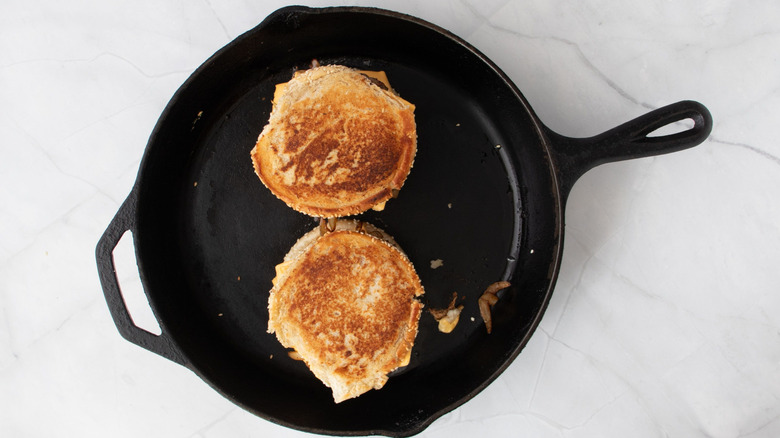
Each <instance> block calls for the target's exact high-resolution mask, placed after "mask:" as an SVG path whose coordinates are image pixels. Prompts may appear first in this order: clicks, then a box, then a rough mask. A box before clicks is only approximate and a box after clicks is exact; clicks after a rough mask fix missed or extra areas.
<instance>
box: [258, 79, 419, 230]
mask: <svg viewBox="0 0 780 438" xmlns="http://www.w3.org/2000/svg"><path fill="white" fill-rule="evenodd" d="M416 152H417V130H416V125H415V121H414V105H412V104H411V103H409V102H407V101H405V100H404V99H402V98H400V97H399V96H397V95H396V94H394V93H393V92H392V91H390V90H388V89H387V87H386V86H385V85H384V84H382V81H381V80H377V79H374V78H369V77H368V76H366V75H364V74H362V73H360V72H359V71H357V70H354V69H351V68H348V67H344V66H339V65H328V66H321V67H314V68H312V69H309V70H305V71H303V72H300V73H298V74H296V75H295V76H294V77H293V78H292V79H291V80H290V81H289V82H287V83H286V84H285V85H284V86H280V87H277V93H276V94H275V96H274V102H273V108H272V110H271V116H270V118H269V120H268V124H267V125H266V126H265V127H264V128H263V131H262V132H261V133H260V136H259V138H258V140H257V144H256V145H255V147H254V149H252V161H253V163H254V167H255V173H257V175H258V176H259V177H260V180H261V181H262V182H263V184H265V185H266V186H267V187H268V188H269V189H270V190H271V192H272V193H273V194H274V195H276V196H277V197H278V198H279V199H281V200H282V201H284V202H285V203H287V205H289V206H290V207H292V208H293V209H295V210H297V211H300V212H302V213H306V214H308V215H311V216H315V217H340V216H348V215H352V214H357V213H361V212H363V211H366V210H368V209H370V208H372V207H374V206H377V205H380V206H381V205H382V204H383V202H385V201H387V200H388V199H389V198H390V197H391V196H392V194H393V191H394V190H398V189H400V188H401V186H402V185H403V184H404V181H405V180H406V177H407V176H408V174H409V171H410V170H411V168H412V165H413V163H414V156H415V154H416Z"/></svg>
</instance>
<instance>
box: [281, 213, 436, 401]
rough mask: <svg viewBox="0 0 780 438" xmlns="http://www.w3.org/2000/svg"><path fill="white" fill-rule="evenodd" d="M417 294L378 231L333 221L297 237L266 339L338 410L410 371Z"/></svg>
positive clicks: (402, 261)
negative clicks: (296, 360) (298, 364)
mask: <svg viewBox="0 0 780 438" xmlns="http://www.w3.org/2000/svg"><path fill="white" fill-rule="evenodd" d="M423 293H424V291H423V287H422V285H421V284H420V279H419V277H418V276H417V273H416V272H415V270H414V267H413V266H412V264H411V262H410V261H409V259H408V258H407V257H406V255H405V254H404V253H403V252H402V251H401V250H400V248H399V247H398V245H397V244H396V243H395V242H394V241H393V239H392V238H391V237H390V236H388V235H387V234H386V233H385V232H384V231H382V230H380V229H378V228H375V227H373V226H371V225H369V224H364V223H362V222H357V221H344V220H342V221H339V222H338V223H337V225H336V226H335V229H334V230H333V231H330V230H325V232H324V233H323V232H322V231H321V229H314V230H312V231H310V232H309V233H307V234H305V235H304V236H303V237H301V238H300V239H299V240H298V242H296V243H295V245H294V246H293V247H292V249H291V250H290V251H289V252H288V253H287V255H286V256H285V258H284V261H283V262H282V263H281V264H279V265H277V267H276V277H275V278H274V280H273V288H272V289H271V292H270V297H269V300H268V314H269V318H268V332H269V333H275V334H276V337H277V339H278V340H279V342H280V343H281V344H282V345H283V346H285V347H287V348H291V349H294V351H295V352H296V353H297V356H298V357H300V359H302V360H303V361H304V362H305V363H306V365H307V366H308V367H309V369H310V370H311V371H312V373H314V375H315V376H316V377H317V378H318V379H319V380H321V381H322V382H323V383H324V384H325V385H326V386H328V387H329V388H330V389H331V390H332V392H333V400H334V401H335V402H336V403H340V402H342V401H344V400H347V399H350V398H354V397H357V396H359V395H361V394H363V393H365V392H367V391H369V390H371V389H380V388H382V387H383V386H384V384H385V382H387V380H388V377H387V374H388V373H390V372H392V371H394V370H395V369H397V368H399V367H403V366H406V365H408V364H409V360H410V357H411V352H412V346H413V345H414V340H415V337H416V336H417V326H418V322H419V318H420V312H421V309H422V307H423V305H422V303H420V301H418V300H417V298H418V297H419V296H421V295H422V294H423Z"/></svg>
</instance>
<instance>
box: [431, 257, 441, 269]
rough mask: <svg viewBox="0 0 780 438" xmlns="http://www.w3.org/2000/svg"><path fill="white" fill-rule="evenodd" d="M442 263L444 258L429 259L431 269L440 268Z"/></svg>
mask: <svg viewBox="0 0 780 438" xmlns="http://www.w3.org/2000/svg"><path fill="white" fill-rule="evenodd" d="M443 265H444V260H442V259H436V260H431V269H437V268H441V267H442V266H443Z"/></svg>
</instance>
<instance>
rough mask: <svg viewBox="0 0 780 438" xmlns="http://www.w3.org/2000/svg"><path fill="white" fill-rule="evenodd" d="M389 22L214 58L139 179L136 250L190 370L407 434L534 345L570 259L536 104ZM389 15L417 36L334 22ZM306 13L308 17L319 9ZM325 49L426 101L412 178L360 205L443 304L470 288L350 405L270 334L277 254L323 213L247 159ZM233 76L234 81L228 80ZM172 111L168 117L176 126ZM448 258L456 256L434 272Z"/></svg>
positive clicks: (228, 386) (251, 404)
mask: <svg viewBox="0 0 780 438" xmlns="http://www.w3.org/2000/svg"><path fill="white" fill-rule="evenodd" d="M331 18H333V17H331ZM334 19H335V18H334ZM385 20H387V18H386V17H385V18H383V19H381V20H379V21H378V22H376V23H374V24H373V25H372V23H362V24H361V23H359V22H358V21H354V20H353V21H350V23H357V24H348V25H344V24H343V21H338V20H337V21H336V22H338V23H342V24H339V26H335V25H334V26H331V27H328V26H325V25H323V24H322V23H320V27H318V28H317V32H319V33H322V38H326V39H327V38H335V40H334V41H333V44H330V45H329V46H328V47H329V49H328V50H319V51H316V50H314V48H312V47H314V46H312V47H310V45H311V44H312V43H310V42H309V43H307V44H308V45H307V44H302V43H301V44H302V45H301V47H300V48H299V49H297V50H292V51H288V52H287V53H288V54H287V55H286V56H285V57H280V56H277V57H274V58H273V60H265V61H264V62H260V61H258V60H253V59H252V58H251V57H250V58H241V56H242V55H241V54H243V53H246V52H247V51H251V50H253V48H255V49H256V47H258V46H259V41H268V40H267V39H258V38H259V37H257V36H253V35H250V36H246V37H244V38H243V40H241V41H240V42H238V43H236V46H234V47H233V48H232V51H229V52H228V53H223V54H222V55H220V56H221V57H222V58H226V57H228V58H229V61H230V62H227V63H225V62H223V63H222V66H220V68H219V69H217V68H216V67H214V65H215V64H216V62H213V61H212V64H210V65H206V66H205V67H204V68H203V69H204V70H203V71H202V72H201V73H200V75H198V74H196V75H194V79H191V81H190V82H189V83H188V84H185V86H184V87H183V90H184V91H180V93H179V94H180V95H179V96H177V97H175V98H174V101H175V102H173V103H172V106H171V107H170V108H169V109H168V110H167V114H166V115H165V116H164V117H163V118H161V122H160V124H159V125H158V129H157V132H156V133H155V135H154V136H153V139H152V140H151V141H150V147H151V146H153V147H154V148H156V149H155V151H154V152H147V155H148V156H147V157H145V160H144V165H142V171H141V173H140V175H139V179H140V180H141V183H142V184H141V194H142V198H141V199H142V200H144V199H145V200H144V201H142V204H141V205H139V210H138V214H139V239H138V242H137V245H138V251H139V254H140V258H141V259H142V260H144V266H143V267H142V270H143V271H144V273H145V281H146V289H147V292H148V294H149V298H150V302H151V303H152V305H153V307H154V308H155V311H156V313H157V316H158V318H159V319H160V321H161V324H162V325H163V326H164V329H165V330H166V331H167V332H168V333H169V334H170V335H171V337H172V338H174V339H176V341H177V343H178V344H179V348H180V349H181V350H182V352H183V353H184V354H185V356H186V357H187V358H188V360H189V362H190V367H191V368H192V369H193V370H194V371H195V372H197V373H198V374H199V375H200V376H201V377H203V378H204V380H206V381H207V382H208V383H209V384H211V385H213V386H214V387H215V388H216V389H217V390H219V391H220V392H222V393H223V394H224V395H225V396H226V397H228V398H230V399H231V400H233V401H234V402H236V403H238V404H240V405H242V406H243V407H245V408H246V409H248V410H250V411H252V412H255V413H256V414H258V415H260V416H263V417H265V418H268V419H271V420H273V421H276V422H279V423H281V424H285V425H289V426H292V427H295V428H299V429H304V430H310V431H316V432H321V433H340V434H346V433H357V432H365V431H380V432H382V431H396V432H395V433H399V432H398V431H408V430H409V429H408V427H410V426H409V425H416V426H415V427H419V425H420V424H422V423H424V422H425V421H432V420H431V419H432V418H434V417H435V416H437V415H440V414H441V413H443V412H444V411H446V410H447V409H449V408H452V407H453V406H455V405H457V404H459V403H462V402H464V401H465V400H467V399H468V398H470V397H471V396H473V395H474V394H475V393H476V392H478V391H479V390H481V389H482V388H483V387H484V386H485V385H486V384H487V383H489V382H490V381H491V380H492V379H493V378H494V377H495V376H496V375H497V374H498V373H500V371H501V370H503V368H505V367H506V366H507V365H508V363H509V361H511V359H512V358H513V357H514V356H515V355H516V354H517V353H518V352H519V348H520V347H522V345H524V344H525V342H527V338H528V336H529V335H530V333H531V331H532V330H533V328H534V327H535V325H536V323H538V318H539V317H540V315H541V313H542V311H543V309H544V306H545V305H546V302H547V299H548V292H549V290H548V289H549V281H550V277H551V276H553V275H554V271H555V269H554V267H552V266H551V260H553V258H554V256H553V253H554V252H555V246H556V237H557V236H555V235H554V234H555V224H554V222H555V214H554V207H553V205H552V203H553V201H552V198H553V197H552V196H551V190H552V183H551V180H550V174H549V170H548V168H547V165H546V154H545V151H544V149H543V147H542V146H541V140H540V138H539V137H538V134H537V130H536V125H535V122H534V119H533V116H532V114H530V112H529V110H528V109H527V108H526V107H525V106H524V104H523V102H522V100H521V98H520V97H519V96H518V95H517V94H515V93H514V91H513V89H512V88H511V87H510V86H508V85H507V84H506V83H505V82H504V81H503V79H502V78H501V77H500V76H499V75H498V74H497V73H496V72H495V71H494V70H492V69H491V68H489V66H487V65H485V63H484V61H483V60H481V59H478V58H477V57H476V55H474V53H472V52H471V50H470V49H469V48H467V47H462V46H459V45H456V44H454V43H453V42H452V41H451V40H450V39H449V38H448V37H446V36H443V35H441V34H439V33H437V32H432V31H431V30H430V29H427V28H420V27H419V26H418V25H416V24H414V23H406V22H402V23H401V24H400V25H402V26H409V27H408V29H397V28H395V27H397V26H398V25H399V23H398V21H397V20H395V19H391V20H389V21H387V22H385ZM326 24H327V23H326ZM380 24H381V26H391V27H394V31H395V32H396V33H394V35H406V36H405V37H402V38H398V37H395V38H387V41H385V40H384V39H382V38H378V37H377V38H375V39H369V40H368V41H366V40H365V39H364V40H348V39H345V38H344V37H343V36H342V37H339V38H336V37H332V36H331V33H329V32H336V31H334V30H332V28H335V27H338V28H339V30H338V32H336V33H337V34H338V35H342V34H344V33H347V34H348V33H349V32H356V33H361V32H362V33H363V34H370V33H371V32H372V29H373V31H374V32H379V33H380V34H382V33H381V26H380ZM296 25H297V26H304V28H305V21H304V22H303V23H301V22H298V23H296ZM345 26H346V29H342V28H343V27H345ZM355 26H358V27H361V26H362V27H361V28H360V29H355ZM350 28H351V29H350ZM323 29H324V30H323ZM377 29H379V30H377ZM268 32H270V31H266V33H268ZM260 36H264V34H263V33H261V34H260ZM265 36H267V35H265ZM304 37H305V35H304ZM420 38H422V39H420ZM345 41H349V43H347V42H345ZM383 41H384V42H383ZM420 41H427V42H426V43H420ZM250 43H251V44H250ZM290 44H291V45H293V46H295V44H296V42H295V41H292V42H290ZM437 44H439V45H438V46H437ZM442 48H446V50H442ZM320 49H321V48H320ZM280 50H281V49H279V48H277V52H274V53H283V52H284V51H280ZM448 51H450V52H451V53H448ZM313 55H316V57H317V58H318V60H319V61H320V63H323V64H328V63H338V64H344V65H348V66H352V67H356V68H361V69H373V70H384V71H385V72H386V73H387V75H388V77H389V80H390V83H391V85H392V86H393V88H394V89H395V90H396V91H397V92H398V93H399V94H400V95H401V96H402V97H404V98H405V99H407V100H409V101H410V102H412V103H414V104H415V105H416V111H415V116H416V123H417V132H418V151H417V156H416V158H415V163H414V167H413V169H412V171H411V173H410V175H409V177H408V179H407V181H406V184H405V185H404V187H403V188H402V189H401V191H400V194H399V197H398V198H397V199H392V200H390V201H389V202H388V203H387V206H386V209H385V210H384V211H382V212H368V213H365V214H362V215H359V216H358V218H360V219H361V220H365V221H368V222H371V223H372V224H374V225H376V226H378V227H380V228H383V229H384V230H385V231H387V232H388V233H389V234H390V235H392V236H394V237H395V239H396V241H397V242H398V243H399V244H400V246H401V247H402V248H403V249H404V251H405V252H406V253H407V254H408V256H409V258H410V260H411V261H412V263H413V264H414V266H415V267H416V269H417V272H418V274H419V276H420V278H421V280H422V284H423V287H424V288H425V295H424V297H423V302H424V304H425V305H426V307H427V308H440V307H446V305H447V304H448V303H449V301H450V299H451V297H452V294H453V293H454V292H455V293H457V295H458V297H459V298H458V303H459V304H461V303H462V304H463V305H464V310H463V313H462V315H461V318H460V322H459V324H458V326H457V327H456V329H455V330H454V331H453V332H452V333H450V334H443V333H440V332H439V331H438V330H437V324H436V322H435V321H434V319H433V317H432V316H431V315H430V314H428V313H427V312H424V313H423V315H422V317H421V319H420V326H419V333H418V336H417V340H416V343H415V347H414V350H413V355H412V360H411V362H410V364H409V365H408V366H407V367H405V368H403V369H400V370H398V371H396V372H394V373H393V375H392V376H391V379H390V380H389V382H388V383H387V385H386V386H385V387H384V388H383V389H381V390H379V391H370V392H369V393H367V394H364V395H362V396H360V397H359V398H357V399H354V400H349V401H346V402H343V403H341V404H339V405H336V404H334V403H333V402H332V399H331V395H330V390H329V389H328V388H326V387H325V386H324V385H323V384H322V383H320V382H319V381H318V380H317V379H316V378H315V377H314V376H313V375H312V374H311V373H310V372H309V371H308V369H307V368H306V367H305V365H304V364H303V363H301V362H298V361H294V360H292V359H290V358H289V357H288V354H287V351H286V350H285V349H284V348H283V347H282V346H281V345H280V344H279V343H278V341H277V340H276V338H275V336H274V335H271V334H268V333H267V332H266V329H267V321H268V311H267V302H268V293H269V290H270V289H271V286H272V284H271V279H272V278H273V277H274V266H275V265H276V264H278V263H280V262H281V261H282V258H283V257H284V255H285V254H286V252H287V251H288V250H289V249H290V247H291V246H292V244H293V243H294V242H295V241H296V240H297V239H298V238H299V237H300V236H302V235H303V234H304V233H306V232H307V231H309V230H310V229H312V228H313V227H315V226H316V225H317V221H316V220H315V219H313V218H310V217H308V216H305V215H302V214H300V213H297V212H295V211H293V210H292V209H290V208H289V207H287V206H286V205H285V204H284V203H283V202H282V201H280V200H278V199H277V198H275V197H274V196H273V195H272V194H271V193H270V191H269V190H268V189H267V188H266V187H265V186H263V184H262V183H261V182H260V180H259V179H258V178H257V176H256V175H255V174H254V171H253V168H252V163H251V159H250V154H249V153H250V150H251V149H252V147H254V144H255V141H256V139H257V136H258V134H259V133H260V131H261V129H262V127H263V126H264V124H265V123H266V121H267V119H268V115H269V114H270V110H271V97H272V94H273V89H274V86H275V84H276V83H278V82H284V81H287V80H289V78H290V77H291V75H292V73H293V71H294V70H295V69H297V68H305V67H306V66H307V65H308V64H309V62H310V61H311V59H312V58H313V57H315V56H313ZM220 56H217V57H216V58H215V59H216V60H220ZM439 58H441V59H439ZM224 65H227V67H225V66H224ZM218 77H222V78H223V82H220V83H218V84H215V83H213V80H214V78H218ZM224 78H228V79H229V80H230V84H227V85H226V84H225V83H224V80H225V79H224ZM199 93H200V97H198V96H199ZM166 118H167V120H166ZM163 122H165V123H167V125H166V126H168V127H169V128H166V129H160V126H162V125H164V123H163ZM171 126H173V127H174V128H170V127H171ZM176 127H178V128H176ZM171 131H172V132H171ZM182 156H184V157H185V158H184V159H183V158H182ZM144 181H154V184H156V186H155V185H152V184H151V183H148V184H147V183H145V182H144ZM530 249H534V252H533V253H532V252H530ZM436 260H441V261H442V265H441V266H440V267H438V268H435V269H434V268H433V267H432V266H433V265H432V262H433V261H436ZM507 278H509V279H511V281H512V283H513V286H512V287H511V288H510V289H508V290H507V291H506V292H505V293H504V294H503V295H502V298H501V301H500V305H497V306H496V307H495V308H494V313H493V314H494V333H493V334H491V335H487V334H486V333H485V328H484V325H483V324H482V320H481V318H480V316H479V310H478V299H479V297H480V295H481V294H482V292H483V291H484V289H485V288H486V287H487V286H488V285H489V284H490V283H492V282H495V281H498V280H502V279H507Z"/></svg>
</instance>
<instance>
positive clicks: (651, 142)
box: [545, 100, 712, 205]
mask: <svg viewBox="0 0 780 438" xmlns="http://www.w3.org/2000/svg"><path fill="white" fill-rule="evenodd" d="M686 119H691V120H693V127H692V128H690V129H686V130H685V131H682V132H677V133H675V134H668V135H662V136H652V137H648V134H650V133H652V132H653V131H655V130H657V129H659V128H662V127H664V126H667V125H671V124H673V123H677V122H680V121H683V120H686ZM545 129H546V134H547V136H548V138H549V139H550V146H551V149H552V152H553V154H552V155H553V157H554V161H555V166H556V171H557V173H558V181H559V183H560V188H561V194H562V197H563V205H565V200H566V198H567V197H568V196H569V192H570V191H571V188H572V186H573V185H574V183H575V182H576V181H577V179H579V178H580V177H581V176H582V175H583V174H584V173H585V172H587V171H588V170H590V169H592V168H594V167H596V166H598V165H600V164H604V163H609V162H613V161H620V160H629V159H633V158H643V157H650V156H654V155H661V154H666V153H670V152H677V151H681V150H683V149H687V148H690V147H693V146H696V145H698V144H700V143H702V142H703V141H704V140H706V139H707V136H709V135H710V132H711V131H712V116H711V115H710V112H709V111H708V110H707V108H705V107H704V105H702V104H700V103H698V102H694V101H690V100H685V101H681V102H677V103H673V104H671V105H667V106H664V107H661V108H658V109H656V110H653V111H650V112H649V113H647V114H645V115H643V116H639V117H637V118H636V119H634V120H631V121H629V122H626V123H624V124H622V125H620V126H618V127H616V128H613V129H610V130H609V131H606V132H604V133H603V134H599V135H596V136H594V137H589V138H570V137H565V136H563V135H560V134H557V133H555V132H553V131H551V130H550V129H548V128H545Z"/></svg>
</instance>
